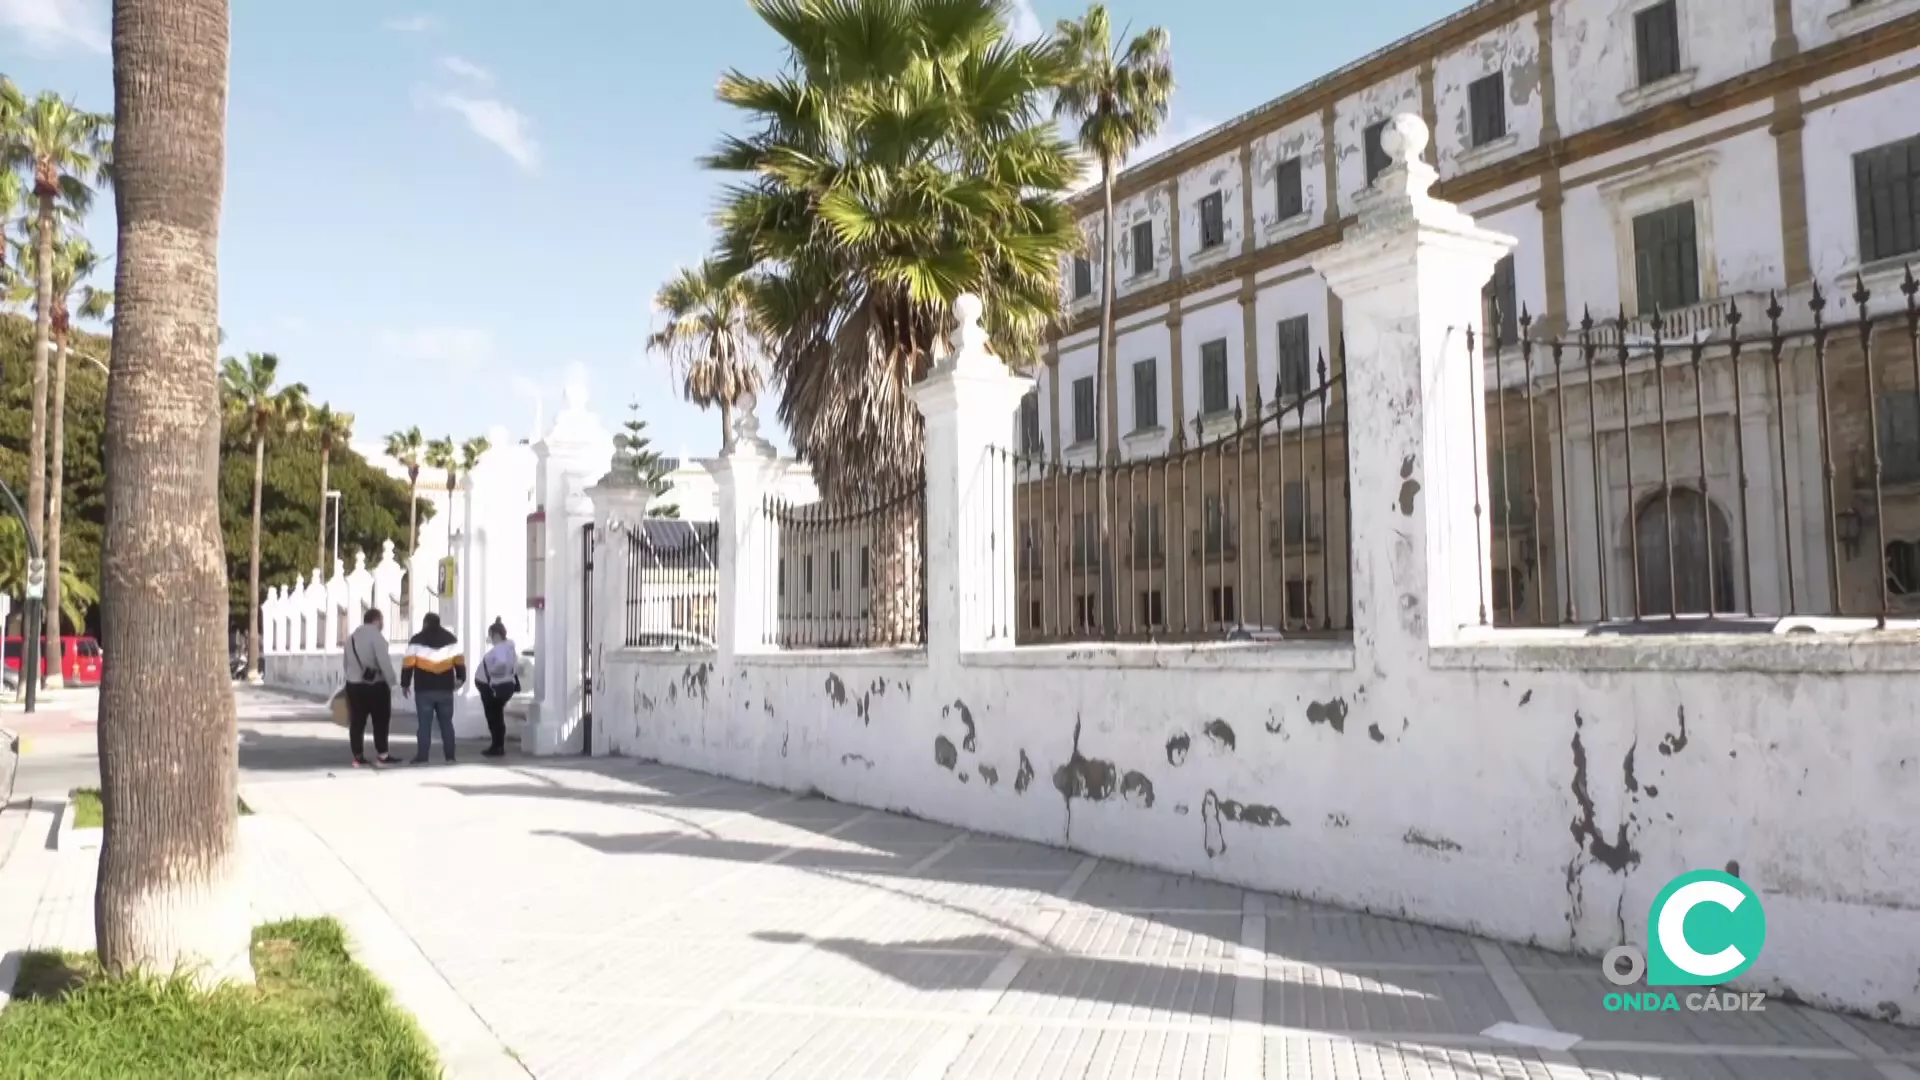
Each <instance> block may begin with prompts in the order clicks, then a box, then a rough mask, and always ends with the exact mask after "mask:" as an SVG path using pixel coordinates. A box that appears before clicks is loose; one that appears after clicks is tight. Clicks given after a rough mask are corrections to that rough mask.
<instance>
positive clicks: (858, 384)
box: [706, 0, 1079, 640]
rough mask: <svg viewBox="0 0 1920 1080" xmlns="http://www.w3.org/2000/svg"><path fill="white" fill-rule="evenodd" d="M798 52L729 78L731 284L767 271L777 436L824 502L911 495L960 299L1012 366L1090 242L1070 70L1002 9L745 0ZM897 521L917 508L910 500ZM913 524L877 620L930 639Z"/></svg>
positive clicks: (986, 1) (896, 554)
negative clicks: (1055, 119) (918, 389)
mask: <svg viewBox="0 0 1920 1080" xmlns="http://www.w3.org/2000/svg"><path fill="white" fill-rule="evenodd" d="M749 3H750V6H751V7H752V8H753V9H754V10H755V12H756V13H758V14H759V15H760V17H761V18H762V19H763V20H764V21H765V22H766V23H767V24H768V25H769V27H771V28H772V29H773V30H774V32H775V33H777V34H779V35H780V37H781V39H782V40H783V42H784V44H785V46H786V54H787V64H786V68H785V70H784V71H782V72H781V73H780V74H778V75H775V76H772V77H758V76H750V75H746V74H743V73H741V72H738V71H731V72H728V73H727V74H726V75H725V76H723V77H722V78H721V80H720V87H719V96H720V99H721V100H722V101H723V102H726V103H727V104H729V105H732V106H734V107H735V108H737V109H739V110H740V111H741V112H742V113H743V114H744V116H743V119H744V126H745V127H746V128H747V130H748V131H749V132H750V133H749V134H747V135H743V136H735V137H729V138H726V139H724V140H722V142H721V144H720V145H719V147H717V148H716V149H715V151H714V152H713V153H712V154H711V155H709V156H708V157H707V158H706V164H707V165H708V167H710V168H714V169H718V170H722V171H726V172H732V173H738V174H741V177H742V178H741V179H740V180H739V181H737V182H736V183H735V184H734V185H733V186H732V187H731V188H730V190H729V191H728V192H727V194H726V196H725V198H724V201H723V203H722V207H721V211H720V215H719V223H720V227H721V240H720V250H721V253H722V255H721V257H722V258H723V259H724V260H725V263H726V265H727V268H728V269H729V270H730V271H734V272H745V271H751V272H753V275H754V277H753V281H754V284H753V286H752V288H751V290H750V293H751V296H752V299H753V305H754V315H755V323H756V325H758V326H760V327H761V328H762V329H763V331H764V332H765V333H766V334H767V336H768V339H769V341H770V344H771V345H772V352H773V367H774V375H775V377H776V378H777V379H778V381H779V383H780V386H781V400H780V419H781V421H782V422H784V423H785V425H786V427H787V430H788V431H789V432H790V433H791V434H792V436H793V442H794V447H795V448H796V449H797V450H798V451H799V452H800V453H801V454H802V455H804V456H806V457H808V458H809V459H811V460H812V462H813V465H814V470H815V473H814V475H815V476H816V477H817V478H818V479H819V482H820V487H821V494H822V495H823V496H824V498H825V500H826V501H827V502H829V503H831V502H836V501H841V500H848V499H873V500H875V505H876V506H878V505H881V504H880V502H879V500H882V499H885V500H888V503H889V504H891V502H892V500H891V497H893V496H896V495H899V494H904V493H905V492H907V491H909V490H910V489H911V487H912V486H913V485H915V484H917V483H918V480H919V476H920V473H921V468H922V461H923V452H924V447H923V439H922V436H921V422H920V414H919V410H918V409H916V408H915V407H914V404H913V401H912V398H911V395H910V394H909V388H910V387H911V386H912V385H913V383H914V382H915V381H917V380H918V379H920V378H921V377H922V376H923V375H924V374H925V373H926V371H927V370H928V368H929V367H930V366H931V363H932V361H933V358H934V353H935V352H936V350H937V349H938V348H939V343H940V341H941V339H942V338H943V337H944V335H945V332H946V330H947V328H948V325H949V323H950V321H951V316H950V314H949V312H950V308H951V305H952V303H953V301H954V300H955V299H956V298H958V297H959V296H960V295H961V294H963V293H968V292H972V293H977V294H979V295H980V297H981V298H982V299H983V300H984V301H985V303H986V312H987V319H988V330H989V332H990V333H991V334H992V335H993V336H994V338H995V340H996V341H997V342H998V343H999V346H1000V352H1001V355H1003V356H1006V357H1008V358H1010V359H1013V360H1015V361H1016V362H1024V361H1026V360H1028V359H1029V358H1030V357H1032V356H1033V355H1035V354H1036V353H1037V352H1038V350H1039V343H1040V337H1041V334H1042V332H1043V330H1044V329H1045V328H1046V327H1047V326H1049V325H1050V324H1052V323H1053V322H1054V321H1055V319H1056V316H1057V313H1058V310H1059V306H1060V296H1059V282H1060V260H1061V259H1062V258H1063V257H1064V256H1065V255H1066V254H1067V253H1068V252H1069V251H1071V250H1072V249H1073V248H1074V247H1075V246H1077V245H1078V243H1079V237H1078V233H1077V230H1076V227H1075V225H1074V222H1073V216H1072V214H1071V213H1070V212H1069V210H1068V208H1067V207H1066V206H1065V205H1064V203H1063V202H1062V201H1061V197H1060V196H1061V193H1062V192H1064V191H1065V190H1066V188H1067V186H1068V185H1069V184H1071V183H1072V182H1073V180H1074V178H1075V177H1076V175H1077V174H1078V162H1077V160H1076V157H1077V155H1076V154H1075V153H1074V150H1073V147H1072V145H1071V144H1070V143H1068V142H1066V141H1065V140H1064V139H1062V138H1061V137H1060V135H1059V133H1058V132H1057V131H1056V130H1055V128H1054V126H1053V124H1052V122H1051V121H1050V119H1049V118H1048V116H1047V110H1046V97H1047V95H1048V94H1049V93H1051V92H1052V91H1053V90H1054V89H1055V88H1056V87H1057V86H1058V85H1059V83H1060V80H1061V78H1062V77H1063V75H1064V65H1063V64H1062V63H1061V58H1060V56H1059V54H1058V53H1057V51H1056V50H1055V49H1054V48H1053V47H1052V46H1050V45H1046V44H1030V45H1018V44H1014V43H1013V42H1012V40H1011V36H1010V33H1009V30H1008V26H1007V15H1008V10H1007V5H1006V3H1005V0H832V2H828V0H800V2H798V3H796V2H793V0H749ZM902 505H903V504H902ZM916 525H917V518H916V517H914V516H913V515H912V513H911V512H910V511H906V510H905V509H904V505H903V512H902V513H900V514H898V515H897V517H896V519H895V520H893V521H890V522H889V523H888V524H885V525H880V524H878V523H876V530H875V543H874V563H875V570H876V573H877V574H878V577H879V580H878V581H876V582H875V589H874V603H873V605H872V618H873V619H874V621H875V624H876V626H875V630H876V632H877V633H878V634H879V635H881V636H882V637H883V638H885V639H891V640H901V639H902V636H903V635H904V634H906V633H908V632H910V631H911V629H912V627H913V626H914V625H915V624H917V613H918V610H919V575H918V574H916V573H913V572H912V568H913V567H914V566H915V565H916V564H917V558H916V556H917V546H918V534H917V531H916Z"/></svg>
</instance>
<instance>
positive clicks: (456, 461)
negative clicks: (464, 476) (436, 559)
mask: <svg viewBox="0 0 1920 1080" xmlns="http://www.w3.org/2000/svg"><path fill="white" fill-rule="evenodd" d="M424 464H425V465H426V467H427V468H429V469H439V470H441V471H443V472H445V473H446V474H447V514H446V517H447V552H448V554H452V552H453V489H454V488H455V487H456V486H458V485H459V483H460V451H459V449H458V448H457V447H455V445H454V442H453V437H452V436H451V435H447V436H442V437H441V438H438V439H434V440H433V441H432V442H429V443H427V456H426V458H425V459H424Z"/></svg>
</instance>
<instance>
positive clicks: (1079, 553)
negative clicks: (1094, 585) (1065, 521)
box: [1073, 514, 1100, 570]
mask: <svg viewBox="0 0 1920 1080" xmlns="http://www.w3.org/2000/svg"><path fill="white" fill-rule="evenodd" d="M1099 527H1100V522H1099V519H1098V518H1097V517H1096V516H1095V515H1093V514H1075V515H1073V568H1074V569H1075V570H1089V569H1098V568H1099V566H1100V532H1099Z"/></svg>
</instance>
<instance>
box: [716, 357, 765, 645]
mask: <svg viewBox="0 0 1920 1080" xmlns="http://www.w3.org/2000/svg"><path fill="white" fill-rule="evenodd" d="M757 406H758V402H757V400H756V399H755V398H754V396H753V395H752V394H748V395H747V396H745V397H743V398H741V399H740V401H739V402H738V403H737V404H736V406H735V408H736V410H737V412H736V414H735V418H734V422H733V442H732V445H730V446H728V447H727V449H726V450H725V451H724V452H723V453H721V455H720V456H719V457H717V458H711V459H709V460H707V461H703V462H701V464H702V465H703V466H705V467H706V470H707V471H708V472H709V473H711V474H712V475H713V481H714V487H715V489H716V493H717V495H718V503H719V513H718V515H717V518H718V522H719V529H720V565H719V577H720V587H719V589H718V593H719V596H718V598H717V604H718V607H719V610H718V611H717V612H715V619H714V638H715V641H714V644H715V645H716V646H717V647H718V652H719V654H720V659H721V662H722V664H723V665H730V663H731V661H732V658H733V657H735V656H740V655H744V654H751V653H757V652H772V651H774V650H775V649H776V646H775V644H774V632H775V631H776V630H777V629H778V623H777V620H778V619H779V587H780V536H779V533H778V531H777V530H775V529H774V528H773V523H772V522H770V521H769V520H768V519H767V515H766V514H765V513H764V512H763V507H764V506H765V503H766V499H767V496H769V495H771V494H773V492H774V488H775V487H776V486H777V485H778V484H779V482H780V476H781V474H782V473H783V472H784V471H785V466H784V465H783V464H782V463H781V461H780V454H779V451H777V450H775V449H774V447H773V444H772V443H770V442H768V441H767V440H766V439H765V438H763V437H761V435H760V416H759V414H758V412H757V411H756V409H757Z"/></svg>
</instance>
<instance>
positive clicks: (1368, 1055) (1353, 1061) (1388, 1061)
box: [1265, 1036, 1575, 1080]
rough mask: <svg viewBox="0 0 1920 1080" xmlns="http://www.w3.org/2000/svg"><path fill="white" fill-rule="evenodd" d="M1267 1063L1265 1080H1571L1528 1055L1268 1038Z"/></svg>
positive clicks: (1410, 1044)
mask: <svg viewBox="0 0 1920 1080" xmlns="http://www.w3.org/2000/svg"><path fill="white" fill-rule="evenodd" d="M1265 1063H1266V1080H1387V1078H1392V1080H1575V1078H1574V1077H1571V1076H1569V1075H1568V1074H1567V1072H1566V1071H1564V1070H1562V1071H1558V1072H1555V1071H1552V1070H1550V1069H1549V1067H1548V1065H1547V1063H1546V1062H1544V1061H1542V1060H1541V1059H1540V1057H1539V1056H1538V1055H1537V1054H1534V1053H1532V1052H1530V1051H1509V1050H1484V1049H1466V1048H1462V1047H1457V1046H1431V1045H1421V1044H1420V1043H1418V1042H1416V1041H1398V1042H1394V1041H1386V1040H1359V1039H1341V1038H1322V1037H1302V1036H1283V1037H1276V1038H1269V1039H1267V1040H1266V1057H1265Z"/></svg>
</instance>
